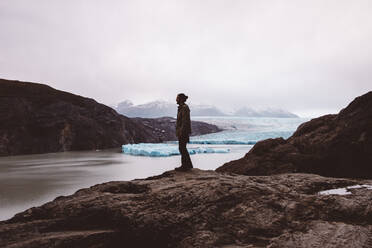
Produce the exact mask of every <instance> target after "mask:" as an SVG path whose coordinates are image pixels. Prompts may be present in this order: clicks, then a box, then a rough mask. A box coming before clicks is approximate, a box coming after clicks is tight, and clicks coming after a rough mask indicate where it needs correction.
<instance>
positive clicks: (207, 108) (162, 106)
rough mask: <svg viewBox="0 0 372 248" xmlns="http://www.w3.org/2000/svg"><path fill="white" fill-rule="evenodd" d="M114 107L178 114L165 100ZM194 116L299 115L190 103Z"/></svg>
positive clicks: (134, 113)
mask: <svg viewBox="0 0 372 248" xmlns="http://www.w3.org/2000/svg"><path fill="white" fill-rule="evenodd" d="M114 109H115V110H116V111H117V112H118V113H120V114H123V115H126V116H129V117H143V118H155V117H163V116H172V117H174V116H176V115H177V104H176V103H170V102H167V101H163V100H157V101H152V102H148V103H145V104H139V105H134V104H133V103H132V102H131V101H129V100H125V101H123V102H120V103H119V104H118V105H117V106H116V107H114ZM190 109H191V113H192V116H244V117H277V118H288V117H291V118H297V117H298V116H297V115H295V114H293V113H291V112H289V111H286V110H283V109H279V108H266V109H255V108H250V107H242V108H240V109H238V110H236V111H234V112H232V113H226V112H224V111H222V110H220V109H219V108H217V107H215V106H211V105H194V104H191V105H190Z"/></svg>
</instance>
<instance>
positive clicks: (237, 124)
mask: <svg viewBox="0 0 372 248" xmlns="http://www.w3.org/2000/svg"><path fill="white" fill-rule="evenodd" d="M192 119H193V120H198V121H204V122H207V123H210V124H214V125H217V126H218V127H220V128H221V129H223V131H222V132H218V133H211V134H206V135H200V136H192V137H190V142H189V144H190V145H189V148H188V150H189V153H190V154H196V153H227V152H230V151H229V149H228V148H226V147H225V148H219V147H218V146H226V145H228V146H230V145H231V146H230V147H229V148H232V146H233V145H247V146H249V145H254V144H256V143H257V142H258V141H260V140H264V139H269V138H278V137H282V138H284V139H287V138H289V137H290V136H291V135H292V134H293V132H294V131H295V130H296V128H297V127H298V126H299V125H300V124H301V123H302V122H304V121H307V119H306V118H248V117H196V118H192ZM177 144H178V142H177V141H168V142H165V143H159V144H148V143H143V144H130V145H123V147H122V151H123V153H125V154H132V155H139V156H150V157H167V156H173V155H179V151H178V146H177ZM198 145H199V146H198ZM208 145H209V146H213V147H206V146H208ZM232 149H233V148H232Z"/></svg>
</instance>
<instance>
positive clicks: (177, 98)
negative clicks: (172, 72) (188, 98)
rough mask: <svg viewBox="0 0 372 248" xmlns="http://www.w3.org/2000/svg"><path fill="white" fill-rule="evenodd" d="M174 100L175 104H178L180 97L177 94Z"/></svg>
mask: <svg viewBox="0 0 372 248" xmlns="http://www.w3.org/2000/svg"><path fill="white" fill-rule="evenodd" d="M176 102H177V104H180V97H179V96H178V95H177V97H176Z"/></svg>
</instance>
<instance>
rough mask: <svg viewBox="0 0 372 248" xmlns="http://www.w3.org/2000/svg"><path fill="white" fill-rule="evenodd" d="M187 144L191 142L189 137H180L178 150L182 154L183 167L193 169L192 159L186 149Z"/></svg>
mask: <svg viewBox="0 0 372 248" xmlns="http://www.w3.org/2000/svg"><path fill="white" fill-rule="evenodd" d="M187 142H189V137H180V138H179V139H178V149H179V150H180V153H181V162H182V167H185V168H192V167H193V166H192V162H191V159H190V155H189V152H188V151H187V149H186V144H187Z"/></svg>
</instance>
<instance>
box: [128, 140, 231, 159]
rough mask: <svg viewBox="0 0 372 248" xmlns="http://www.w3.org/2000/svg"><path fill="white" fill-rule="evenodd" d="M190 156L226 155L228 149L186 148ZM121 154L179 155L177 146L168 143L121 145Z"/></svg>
mask: <svg viewBox="0 0 372 248" xmlns="http://www.w3.org/2000/svg"><path fill="white" fill-rule="evenodd" d="M187 150H188V151H189V153H190V155H193V154H197V153H228V152H230V149H228V148H212V147H191V148H187ZM122 152H123V153H124V154H130V155H135V156H148V157H169V156H174V155H180V152H179V151H178V146H177V145H175V144H170V143H139V144H126V145H122Z"/></svg>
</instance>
